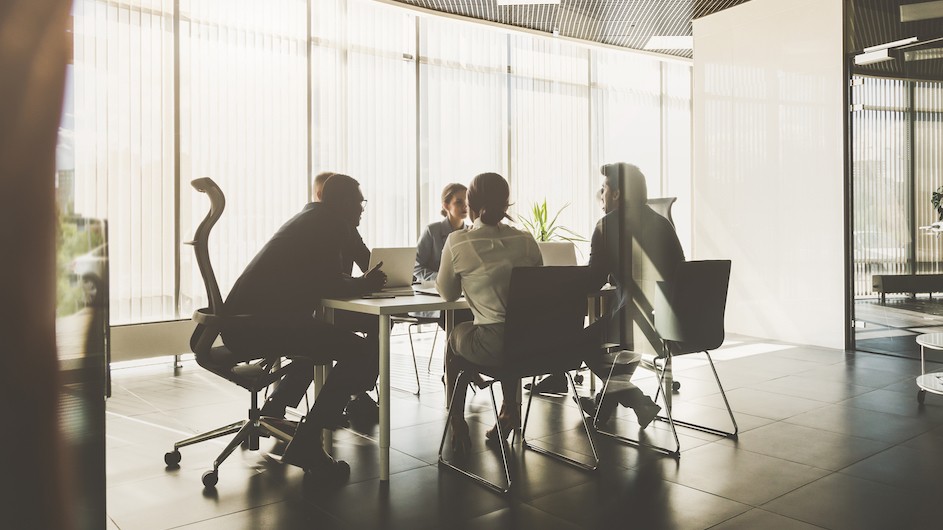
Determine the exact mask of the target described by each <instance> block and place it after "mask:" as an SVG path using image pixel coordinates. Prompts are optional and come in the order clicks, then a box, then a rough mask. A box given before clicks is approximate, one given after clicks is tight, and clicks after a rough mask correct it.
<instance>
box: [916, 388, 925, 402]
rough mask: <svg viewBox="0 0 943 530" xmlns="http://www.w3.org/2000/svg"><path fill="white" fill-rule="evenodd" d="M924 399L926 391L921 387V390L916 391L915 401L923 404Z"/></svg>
mask: <svg viewBox="0 0 943 530" xmlns="http://www.w3.org/2000/svg"><path fill="white" fill-rule="evenodd" d="M926 400H927V391H926V390H922V389H921V390H918V391H917V403H920V404H921V405H923V402H924V401H926Z"/></svg>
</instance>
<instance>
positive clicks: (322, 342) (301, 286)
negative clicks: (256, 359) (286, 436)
mask: <svg viewBox="0 0 943 530" xmlns="http://www.w3.org/2000/svg"><path fill="white" fill-rule="evenodd" d="M321 198H322V201H321V202H320V203H309V204H307V205H305V207H304V208H303V209H302V210H301V212H300V213H298V214H297V215H295V216H294V217H292V218H291V219H290V220H289V221H288V222H287V223H285V224H284V225H283V226H282V227H281V228H280V229H279V230H278V232H276V233H275V235H274V236H272V239H271V240H269V242H268V243H266V244H265V246H264V247H262V250H260V251H259V253H258V254H257V255H256V256H255V258H254V259H253V260H252V262H251V263H249V265H248V266H247V267H246V269H245V271H243V273H242V275H241V276H240V277H239V279H238V280H236V283H235V285H233V288H232V290H231V291H230V292H229V297H228V298H227V299H226V304H225V310H226V312H227V313H229V314H241V313H251V314H257V315H272V316H283V317H284V318H285V320H286V321H291V322H299V323H300V324H299V325H294V326H292V327H288V328H285V327H273V328H271V329H264V330H232V331H228V332H226V333H224V334H223V342H224V343H225V344H226V346H227V347H229V348H230V349H231V350H232V351H233V352H235V353H237V354H238V353H239V352H243V351H244V352H246V355H247V356H251V355H255V354H257V352H259V351H273V352H280V353H284V354H288V355H291V356H303V357H308V358H310V359H312V361H313V362H314V363H326V362H330V361H331V360H336V361H337V364H336V365H335V367H334V369H333V370H332V371H331V375H330V377H328V379H327V381H326V382H325V384H324V387H323V388H322V389H321V392H320V393H319V395H318V398H317V400H316V401H315V403H314V405H313V406H312V407H311V412H310V413H309V414H308V416H307V418H306V419H305V421H303V422H302V423H301V425H300V426H299V427H298V430H297V432H296V433H295V437H294V439H293V440H292V442H291V443H290V444H289V446H288V447H287V448H286V449H285V455H284V460H285V461H286V462H288V463H290V464H295V465H298V466H299V467H302V468H304V469H306V470H308V469H314V468H320V467H324V466H328V465H330V464H332V463H333V460H332V459H331V457H330V456H329V455H327V453H325V452H324V450H323V449H322V448H321V447H322V445H321V430H322V429H324V428H329V427H332V426H334V425H336V424H337V422H338V419H339V418H340V417H341V416H342V413H343V410H344V406H345V405H346V404H347V400H348V398H349V397H350V395H351V394H354V393H357V392H361V391H365V390H367V389H370V388H372V387H373V385H374V383H375V382H376V379H377V374H378V371H379V368H378V357H377V350H378V345H377V342H376V336H375V335H368V336H367V337H360V336H358V335H356V334H354V333H353V332H351V331H348V330H346V329H344V328H342V327H339V326H335V325H332V324H328V323H325V322H322V321H319V320H316V319H314V318H313V314H314V311H315V310H316V309H317V308H318V307H319V301H320V299H321V298H326V297H343V296H357V295H361V294H365V293H369V292H373V291H376V290H378V289H380V288H381V287H382V286H383V284H384V283H386V275H385V274H383V272H382V271H380V270H379V269H378V270H376V271H373V272H371V273H369V274H367V275H365V276H362V277H359V278H352V277H351V276H350V274H349V272H350V269H349V267H348V268H345V265H346V264H345V258H344V257H345V256H350V255H352V254H351V252H352V251H354V250H355V245H356V243H357V242H358V241H361V240H360V237H359V235H357V234H356V232H357V226H358V225H359V224H360V217H361V215H362V214H363V203H364V199H363V194H362V193H361V191H360V186H359V184H358V182H357V181H356V180H354V179H353V178H351V177H349V176H347V175H339V174H336V175H333V176H332V177H331V178H330V179H328V181H327V182H326V183H325V184H324V189H323V192H322V197H321ZM361 244H362V243H361ZM313 376H314V373H313V370H311V369H308V370H293V371H291V372H290V373H289V374H288V375H286V376H285V377H284V378H283V379H282V381H281V384H280V385H279V386H278V388H277V389H276V390H275V392H273V394H272V396H271V397H270V398H269V400H268V401H267V402H266V404H265V406H264V407H263V411H262V412H263V414H264V415H270V416H282V415H284V411H285V407H286V406H294V405H297V404H298V403H299V402H300V400H301V397H302V396H303V395H304V393H305V391H306V390H307V388H308V385H310V384H311V381H312V379H313Z"/></svg>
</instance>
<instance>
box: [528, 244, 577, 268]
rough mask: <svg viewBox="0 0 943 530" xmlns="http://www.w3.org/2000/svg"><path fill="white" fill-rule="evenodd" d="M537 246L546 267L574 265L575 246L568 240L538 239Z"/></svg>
mask: <svg viewBox="0 0 943 530" xmlns="http://www.w3.org/2000/svg"><path fill="white" fill-rule="evenodd" d="M537 247H538V248H540V255H541V256H542V257H543V260H544V266H546V267H566V266H572V265H576V246H575V245H574V244H573V243H572V242H570V241H538V242H537Z"/></svg>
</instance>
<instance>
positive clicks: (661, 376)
mask: <svg viewBox="0 0 943 530" xmlns="http://www.w3.org/2000/svg"><path fill="white" fill-rule="evenodd" d="M623 353H632V354H633V355H634V352H629V351H628V350H624V351H622V352H619V353H618V354H617V355H616V358H615V360H614V361H613V363H612V368H610V369H609V377H607V378H606V383H605V384H604V385H603V387H602V394H601V398H600V401H599V403H597V404H596V416H595V417H593V427H594V428H595V429H596V432H597V433H599V434H602V435H604V436H608V437H610V438H614V439H616V440H619V441H620V442H623V443H626V444H629V445H634V446H636V447H647V448H649V449H652V450H654V451H656V452H659V453H662V454H665V455H668V456H670V457H673V458H680V457H681V440H680V439H679V438H678V430H677V429H676V428H675V422H674V420H673V419H672V418H671V401H670V399H668V391H667V389H666V388H665V371H666V370H670V369H671V357H670V356H669V357H668V358H667V360H666V361H665V367H664V368H663V369H662V370H658V369H656V370H655V376H656V378H657V379H658V393H657V394H655V397H656V399H657V398H658V396H659V395H661V394H662V393H664V396H665V398H664V399H663V400H662V401H663V402H664V403H665V411H666V415H665V418H666V420H665V421H667V422H668V424H669V425H670V426H671V434H672V436H673V437H674V440H675V448H674V449H670V448H668V447H663V446H660V445H655V444H650V443H647V442H643V441H642V440H641V439H638V438H630V437H628V436H623V435H621V434H618V433H616V432H613V431H609V430H606V428H605V427H604V426H603V425H601V424H600V423H599V411H600V410H601V409H602V404H603V401H605V399H606V392H607V391H608V390H609V382H610V381H611V380H612V374H613V371H614V370H615V368H616V366H617V365H618V364H619V363H618V361H619V357H620V356H621V354H623ZM660 418H661V416H659V419H660Z"/></svg>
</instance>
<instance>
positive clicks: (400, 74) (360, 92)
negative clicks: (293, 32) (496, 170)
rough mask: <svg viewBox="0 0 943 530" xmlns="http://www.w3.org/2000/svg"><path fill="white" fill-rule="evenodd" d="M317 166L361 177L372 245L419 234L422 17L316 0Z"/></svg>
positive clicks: (364, 228)
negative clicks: (418, 78) (419, 38)
mask: <svg viewBox="0 0 943 530" xmlns="http://www.w3.org/2000/svg"><path fill="white" fill-rule="evenodd" d="M311 23H312V35H311V41H312V44H311V53H312V73H311V75H312V77H311V85H312V105H313V118H312V119H313V123H312V128H313V130H314V131H315V132H314V134H313V138H312V146H311V149H312V153H311V154H312V158H313V167H314V173H315V174H316V173H319V172H321V171H336V172H340V173H346V174H349V175H350V176H351V177H353V178H355V179H357V180H358V181H360V186H361V189H362V190H363V194H364V196H365V197H366V198H367V206H366V210H365V211H364V215H363V219H362V221H361V224H360V233H361V234H362V235H363V238H364V242H365V243H366V244H367V246H368V247H371V248H372V247H374V246H407V245H411V244H414V242H415V235H414V231H415V228H414V227H415V226H416V224H417V221H416V193H415V190H416V185H415V182H416V155H415V153H416V67H415V60H416V19H415V17H414V16H413V15H412V14H410V13H407V12H405V11H403V10H400V9H396V8H392V7H389V6H385V5H381V4H377V3H374V2H366V1H358V0H349V1H348V0H318V1H316V2H313V5H312V19H311Z"/></svg>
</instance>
